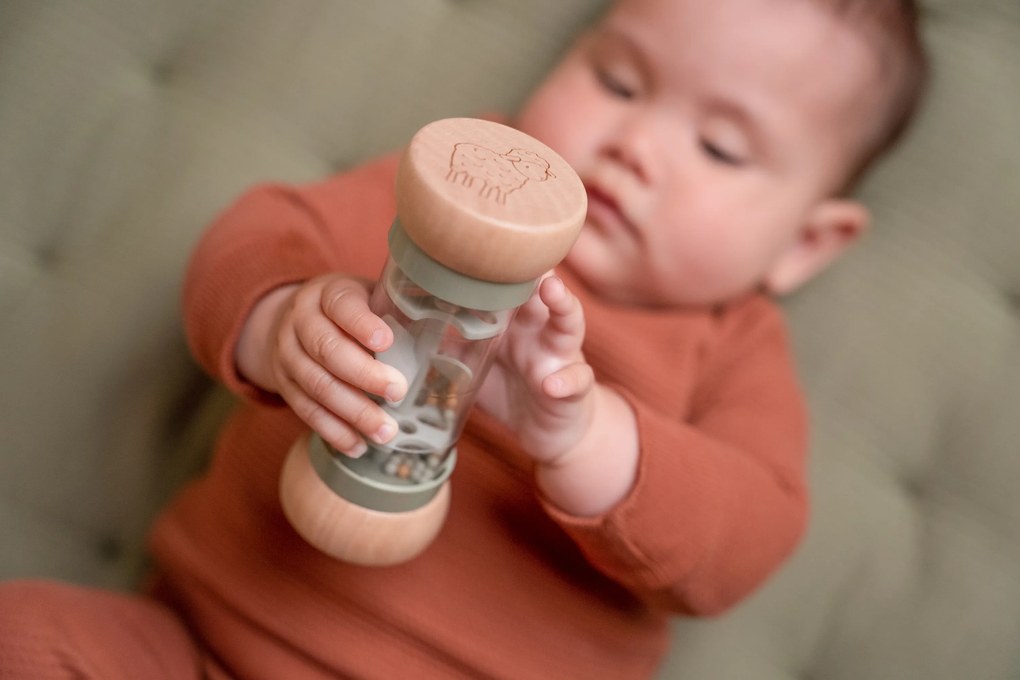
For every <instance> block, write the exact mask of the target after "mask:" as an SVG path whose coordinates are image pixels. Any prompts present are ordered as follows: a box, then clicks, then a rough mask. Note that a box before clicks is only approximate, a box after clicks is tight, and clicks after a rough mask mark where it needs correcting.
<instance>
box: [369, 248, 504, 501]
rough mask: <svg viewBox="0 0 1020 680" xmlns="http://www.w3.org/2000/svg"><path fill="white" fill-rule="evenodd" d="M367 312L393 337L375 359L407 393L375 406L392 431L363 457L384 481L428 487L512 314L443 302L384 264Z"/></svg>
mask: <svg viewBox="0 0 1020 680" xmlns="http://www.w3.org/2000/svg"><path fill="white" fill-rule="evenodd" d="M370 306H371V308H372V311H373V312H375V313H376V314H377V315H379V316H380V317H381V318H382V319H383V320H384V321H385V322H386V323H387V324H388V325H389V326H390V328H391V329H392V330H393V336H394V341H393V345H392V346H391V347H390V349H388V350H386V351H385V352H379V353H377V354H376V358H377V359H379V360H380V361H383V362H385V363H387V364H390V365H391V366H393V367H394V368H396V369H397V370H399V371H400V372H401V373H403V374H404V376H405V377H406V378H407V384H408V391H407V395H406V396H405V397H404V398H403V399H402V400H401V401H399V402H387V401H382V400H380V402H379V403H380V404H381V405H382V406H383V408H384V409H385V410H386V411H387V412H388V413H389V414H390V415H391V416H393V418H394V419H395V420H396V421H397V424H398V426H399V431H398V433H397V435H396V437H394V439H393V440H392V441H390V442H389V443H388V444H386V445H378V444H371V445H370V454H369V455H370V456H371V458H372V460H373V461H374V462H376V463H378V465H379V471H381V472H382V474H383V475H385V476H386V477H387V478H389V479H390V481H394V482H399V481H407V482H408V483H420V482H424V481H428V480H430V479H433V478H434V477H435V476H436V475H437V474H439V471H440V470H441V469H442V467H443V463H444V461H445V460H446V458H447V456H449V455H450V452H451V450H452V449H453V447H454V444H455V443H456V441H457V439H458V437H459V436H460V433H461V431H462V430H463V428H464V424H465V422H466V420H467V417H468V413H469V411H470V409H471V406H472V404H473V403H474V401H475V397H476V395H477V393H478V388H479V387H480V386H481V384H482V381H483V380H484V379H485V375H486V373H487V372H488V369H489V366H490V365H491V361H492V357H493V355H494V352H495V350H496V348H497V347H498V344H499V340H500V339H501V338H502V336H503V333H504V332H505V331H506V329H507V326H508V325H509V323H510V320H511V319H512V317H513V314H514V311H515V309H507V310H498V311H484V310H477V309H471V308H467V307H463V306H459V305H456V304H453V303H451V302H448V301H446V300H443V299H441V298H439V297H436V296H435V295H433V294H432V293H430V292H428V291H427V290H425V289H424V288H422V287H421V286H419V285H418V284H417V283H415V282H414V281H413V280H411V279H410V278H409V277H408V276H407V275H406V274H405V273H404V272H403V270H402V269H401V268H400V266H399V265H398V264H397V263H396V262H395V261H394V259H393V258H392V257H391V258H389V260H388V261H387V263H386V266H385V268H384V270H383V273H382V276H381V278H380V281H379V284H378V285H377V286H376V287H375V289H374V291H373V294H372V298H371V302H370ZM377 474H378V471H377Z"/></svg>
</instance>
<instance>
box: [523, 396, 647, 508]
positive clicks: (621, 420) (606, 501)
mask: <svg viewBox="0 0 1020 680" xmlns="http://www.w3.org/2000/svg"><path fill="white" fill-rule="evenodd" d="M592 396H593V399H594V400H595V406H594V414H593V417H592V418H591V420H590V423H591V424H590V425H589V427H588V428H587V430H586V431H585V433H584V434H583V435H582V437H581V439H580V440H579V441H578V443H577V444H576V445H575V446H573V447H572V448H571V449H569V450H568V451H566V452H564V453H563V454H562V455H560V456H557V457H555V458H553V459H551V460H547V461H544V462H540V463H539V464H538V465H537V467H536V470H535V480H536V483H537V484H538V487H539V489H540V490H541V491H542V493H543V495H544V496H545V497H546V498H547V499H548V500H549V501H550V502H552V503H553V504H554V505H556V506H557V507H559V508H560V509H561V510H564V511H565V512H568V513H571V514H574V515H578V516H596V515H600V514H603V513H605V512H607V511H609V510H610V509H612V508H613V507H614V506H615V505H617V504H618V503H619V502H620V501H622V500H623V499H624V498H625V497H626V496H627V494H628V493H629V492H630V489H631V487H632V486H633V483H634V479H635V478H636V476H637V464H638V448H639V447H638V433H637V421H636V418H635V416H634V412H633V410H632V409H631V407H630V404H628V403H627V401H626V400H625V399H624V398H623V396H622V395H620V394H619V393H618V392H616V391H615V390H613V389H612V388H610V387H607V386H605V385H601V384H597V385H596V386H595V388H594V389H593V395H592Z"/></svg>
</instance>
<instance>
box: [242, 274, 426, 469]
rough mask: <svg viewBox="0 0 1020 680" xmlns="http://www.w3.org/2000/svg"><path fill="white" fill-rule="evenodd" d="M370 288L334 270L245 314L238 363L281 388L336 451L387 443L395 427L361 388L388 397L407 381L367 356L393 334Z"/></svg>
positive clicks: (257, 379) (355, 452)
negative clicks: (371, 300) (371, 303)
mask: <svg viewBox="0 0 1020 680" xmlns="http://www.w3.org/2000/svg"><path fill="white" fill-rule="evenodd" d="M368 296H369V292H368V286H367V285H366V284H365V283H364V282H362V281H359V280H356V279H353V278H350V277H346V276H341V275H337V274H331V275H327V276H322V277H319V278H316V279H312V280H311V281H307V282H305V283H303V284H300V285H295V286H286V287H284V288H280V289H277V290H275V291H273V292H272V293H270V294H269V295H267V296H265V297H264V298H263V299H262V300H261V301H260V302H259V303H258V305H257V306H256V308H255V310H254V311H253V312H252V314H251V316H250V317H249V320H248V323H247V324H246V326H245V330H244V331H243V332H242V337H241V341H240V342H239V343H238V354H237V361H238V366H239V368H240V370H241V373H242V374H243V375H245V377H246V378H248V379H249V380H251V381H252V382H254V383H255V384H257V385H259V386H260V387H263V388H264V389H267V390H269V391H273V392H276V393H278V394H279V395H280V396H281V397H283V399H284V401H286V402H287V404H288V405H289V406H290V407H291V408H292V409H293V410H294V413H296V414H297V415H298V417H300V418H301V419H302V420H303V421H304V422H305V423H306V424H307V425H308V426H309V427H311V428H312V429H313V430H315V431H316V432H318V433H319V435H321V436H322V438H323V439H324V440H326V441H327V442H329V443H330V444H331V445H332V446H333V447H335V448H336V449H337V450H339V451H342V452H344V453H347V454H348V455H351V456H359V455H361V454H362V453H364V452H365V450H366V445H365V441H364V439H363V438H362V436H365V437H368V438H370V439H372V440H373V441H375V442H378V443H385V442H387V441H389V440H390V439H392V438H393V436H394V435H395V434H396V432H397V424H396V422H394V420H393V418H392V417H390V416H389V415H388V414H387V413H386V412H385V411H384V410H383V409H382V408H381V407H380V406H379V405H378V404H376V403H375V402H373V401H372V399H371V398H369V397H368V396H367V395H366V394H365V392H369V393H371V394H376V395H379V396H382V397H385V398H386V399H389V400H391V401H396V400H398V399H400V398H402V397H403V396H404V393H405V392H406V391H407V381H406V379H405V378H404V376H403V375H402V374H401V373H400V372H399V371H398V370H397V369H395V368H393V367H391V366H388V365H386V364H384V363H382V362H381V361H378V360H376V359H375V358H374V357H373V356H372V352H374V351H375V352H377V351H383V350H385V349H387V348H388V347H389V346H390V345H391V344H392V343H393V331H392V330H391V329H390V328H389V326H387V325H386V323H385V322H384V321H383V320H382V319H380V318H379V317H378V316H376V315H375V314H373V313H372V312H371V310H369V307H368Z"/></svg>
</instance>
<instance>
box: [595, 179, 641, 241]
mask: <svg viewBox="0 0 1020 680" xmlns="http://www.w3.org/2000/svg"><path fill="white" fill-rule="evenodd" d="M585 188H586V189H587V191H588V220H589V221H590V222H593V223H594V224H595V226H596V227H598V228H599V229H600V230H603V231H606V232H617V231H619V232H625V233H629V234H631V235H632V236H633V235H636V234H637V229H636V228H635V226H634V224H633V223H632V222H631V221H630V220H629V219H628V218H627V216H626V215H625V214H624V212H623V209H622V208H621V207H620V204H619V203H618V202H617V200H616V198H615V197H614V196H613V195H612V194H610V193H608V192H606V191H604V190H603V189H601V188H600V187H599V186H597V185H595V184H587V185H585Z"/></svg>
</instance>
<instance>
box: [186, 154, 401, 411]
mask: <svg viewBox="0 0 1020 680" xmlns="http://www.w3.org/2000/svg"><path fill="white" fill-rule="evenodd" d="M397 161H398V157H397V156H396V155H390V156H384V157H382V158H381V159H379V160H377V161H375V162H373V163H370V164H368V165H365V166H362V167H361V168H359V169H357V170H355V171H353V172H350V173H347V174H343V175H337V176H336V177H333V178H331V179H328V180H326V181H323V182H320V183H317V184H312V185H309V186H306V187H302V188H295V187H289V186H284V185H263V186H258V187H255V188H253V189H251V190H250V191H248V192H247V193H245V194H244V195H242V196H241V197H240V198H239V199H238V200H237V201H236V202H235V203H234V204H233V205H232V206H231V207H229V208H228V209H227V210H226V211H224V213H223V214H222V215H220V217H219V218H218V219H216V221H215V222H214V223H213V224H212V225H211V226H210V227H209V229H208V230H207V231H206V232H205V234H204V235H203V236H202V238H201V239H200V240H199V242H198V244H197V245H196V247H195V249H194V252H193V254H192V258H191V261H190V264H189V268H188V271H187V274H186V278H185V285H184V294H183V314H184V322H185V330H186V332H187V337H188V342H189V345H190V347H191V350H192V353H193V354H194V356H195V358H196V359H197V360H198V362H199V363H200V364H201V365H202V367H203V368H204V369H205V370H206V371H207V372H209V374H210V375H212V376H213V377H215V378H217V379H218V380H221V381H222V382H223V383H224V384H226V385H227V386H228V387H229V388H231V389H232V390H233V391H235V392H237V393H239V394H242V395H245V396H248V397H253V398H258V397H260V396H264V395H260V394H259V392H258V390H257V389H256V388H255V387H253V386H252V385H250V384H249V383H247V382H245V381H244V380H243V379H242V378H241V377H240V376H239V375H238V373H237V369H236V367H235V364H234V348H235V346H236V344H237V340H238V337H239V336H240V333H241V329H242V327H243V325H244V322H245V320H246V319H247V317H248V314H249V313H250V312H251V309H252V307H253V306H254V305H255V303H256V302H257V301H258V300H259V299H260V298H261V297H262V296H264V295H265V294H266V293H268V292H269V291H271V290H272V289H274V288H277V287H279V286H282V285H284V284H287V283H293V282H298V281H306V280H308V279H311V278H314V277H316V276H319V275H322V274H326V273H328V272H344V273H348V274H353V275H356V276H363V277H371V278H374V277H376V276H377V275H378V273H379V271H380V269H381V267H382V265H383V262H384V258H385V253H386V231H387V228H388V227H389V224H390V222H391V221H392V219H393V215H394V213H395V210H396V208H395V199H394V195H393V182H392V177H393V175H394V173H395V172H396V165H397Z"/></svg>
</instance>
